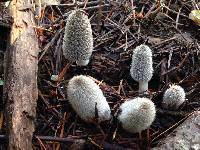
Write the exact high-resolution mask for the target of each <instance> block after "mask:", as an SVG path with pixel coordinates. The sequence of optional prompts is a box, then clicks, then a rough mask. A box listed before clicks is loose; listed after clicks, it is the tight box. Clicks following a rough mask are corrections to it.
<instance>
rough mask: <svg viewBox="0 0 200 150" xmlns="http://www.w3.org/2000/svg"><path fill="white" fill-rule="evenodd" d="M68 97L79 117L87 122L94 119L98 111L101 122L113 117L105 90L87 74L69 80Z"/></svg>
mask: <svg viewBox="0 0 200 150" xmlns="http://www.w3.org/2000/svg"><path fill="white" fill-rule="evenodd" d="M67 99H68V100H69V103H70V104H71V106H72V108H73V109H74V110H75V111H76V113H77V114H78V115H79V117H80V118H82V119H83V120H84V121H86V122H93V121H94V119H95V112H96V111H97V113H98V119H99V121H100V122H101V121H105V120H109V119H110V118H111V111H110V107H109V105H108V102H107V101H106V98H105V97H104V95H103V92H102V91H101V89H100V88H99V86H98V85H97V84H96V83H95V82H94V81H93V80H92V79H91V78H89V77H87V76H84V75H79V76H75V77H73V78H72V79H71V80H70V81H69V83H68V86H67Z"/></svg>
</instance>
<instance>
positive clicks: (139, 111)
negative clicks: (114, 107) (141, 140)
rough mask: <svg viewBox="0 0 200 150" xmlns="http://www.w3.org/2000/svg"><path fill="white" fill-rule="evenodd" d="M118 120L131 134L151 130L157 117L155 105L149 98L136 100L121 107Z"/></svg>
mask: <svg viewBox="0 0 200 150" xmlns="http://www.w3.org/2000/svg"><path fill="white" fill-rule="evenodd" d="M120 110H121V113H120V114H119V116H118V120H119V121H120V122H121V124H122V127H123V128H124V129H125V130H127V131H128V132H131V133H138V132H141V131H142V130H145V129H147V128H149V126H150V125H151V124H152V122H153V121H154V119H155V116H156V109H155V105H154V103H153V102H152V101H151V100H150V99H148V98H140V97H137V98H134V99H132V100H130V101H126V102H124V103H123V104H122V105H121V106H120Z"/></svg>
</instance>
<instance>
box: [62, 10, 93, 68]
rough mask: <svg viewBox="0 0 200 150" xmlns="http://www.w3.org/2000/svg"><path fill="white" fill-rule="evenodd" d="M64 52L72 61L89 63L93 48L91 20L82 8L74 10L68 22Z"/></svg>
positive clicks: (63, 46) (83, 64) (78, 63)
mask: <svg viewBox="0 0 200 150" xmlns="http://www.w3.org/2000/svg"><path fill="white" fill-rule="evenodd" d="M62 48H63V54H64V56H65V58H66V59H67V60H69V62H70V63H73V62H76V64H77V65H79V66H86V65H87V64H88V63H89V60H90V57H91V55H92V50H93V36H92V28H91V24H90V20H89V18H88V16H87V15H86V14H85V12H84V11H82V10H74V11H72V12H71V13H70V14H69V16H68V18H67V22H66V27H65V34H64V38H63V45H62Z"/></svg>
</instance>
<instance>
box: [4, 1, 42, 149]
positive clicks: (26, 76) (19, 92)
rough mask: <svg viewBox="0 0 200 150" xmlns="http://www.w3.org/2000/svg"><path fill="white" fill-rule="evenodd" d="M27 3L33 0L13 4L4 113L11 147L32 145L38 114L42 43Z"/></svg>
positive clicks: (5, 74) (17, 147)
mask: <svg viewBox="0 0 200 150" xmlns="http://www.w3.org/2000/svg"><path fill="white" fill-rule="evenodd" d="M26 6H30V0H13V1H12V2H11V5H10V13H11V16H12V17H13V25H12V28H11V33H10V43H9V46H8V48H7V51H6V54H5V70H4V76H5V79H4V80H5V85H4V100H5V102H6V114H5V115H6V119H7V129H8V138H9V143H8V149H10V150H31V149H32V135H33V132H34V119H35V116H36V106H37V96H38V90H37V69H38V67H37V65H38V59H37V58H38V49H39V48H38V47H39V46H38V41H37V37H36V33H35V30H34V28H33V26H35V23H34V15H33V13H32V11H31V10H30V9H29V8H27V7H26ZM19 8H20V9H19ZM22 8H25V9H22Z"/></svg>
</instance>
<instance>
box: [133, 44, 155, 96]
mask: <svg viewBox="0 0 200 150" xmlns="http://www.w3.org/2000/svg"><path fill="white" fill-rule="evenodd" d="M130 74H131V77H132V78H133V79H134V80H135V81H137V82H139V93H144V92H146V91H147V90H148V82H149V80H151V78H152V76H153V61H152V51H151V49H150V48H149V47H148V46H147V45H143V44H142V45H140V46H137V47H136V48H135V50H134V51H133V55H132V63H131V69H130Z"/></svg>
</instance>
